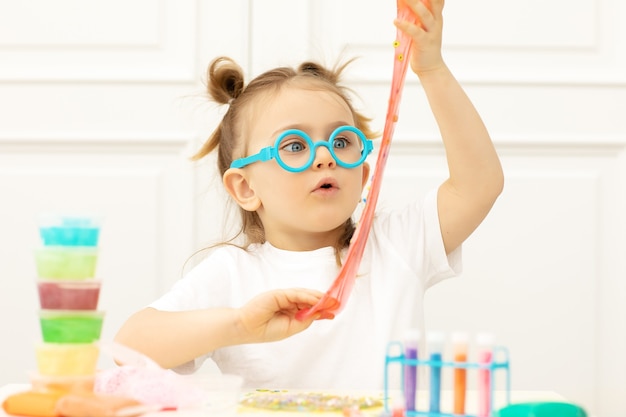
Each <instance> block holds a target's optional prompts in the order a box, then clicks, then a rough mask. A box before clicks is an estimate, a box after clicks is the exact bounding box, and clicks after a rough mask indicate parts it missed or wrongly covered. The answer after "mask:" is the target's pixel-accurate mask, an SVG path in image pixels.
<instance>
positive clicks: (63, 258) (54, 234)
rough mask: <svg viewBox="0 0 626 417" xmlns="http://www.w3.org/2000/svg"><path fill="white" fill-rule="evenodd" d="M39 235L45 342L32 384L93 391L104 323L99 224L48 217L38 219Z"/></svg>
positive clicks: (85, 219) (95, 220) (90, 220)
mask: <svg viewBox="0 0 626 417" xmlns="http://www.w3.org/2000/svg"><path fill="white" fill-rule="evenodd" d="M39 232H40V235H41V240H42V243H43V245H42V246H41V247H39V248H37V249H35V261H36V264H37V276H38V278H37V287H38V290H39V302H40V306H41V309H40V311H39V323H40V326H41V334H42V338H43V341H42V342H41V343H39V344H38V345H37V347H36V358H37V369H38V371H39V372H38V373H37V374H33V375H32V378H31V379H32V384H33V387H34V388H35V389H37V388H42V389H49V388H54V389H57V390H58V389H62V390H66V391H85V390H86V391H92V390H93V381H94V377H95V372H96V366H97V362H98V356H99V349H98V346H97V342H98V340H99V339H100V333H101V331H102V322H103V319H104V312H103V311H100V310H98V299H99V296H100V287H101V281H100V280H99V279H96V273H95V272H96V263H97V259H98V240H99V235H100V220H99V219H98V218H94V217H73V216H58V215H47V216H42V217H41V219H40V224H39Z"/></svg>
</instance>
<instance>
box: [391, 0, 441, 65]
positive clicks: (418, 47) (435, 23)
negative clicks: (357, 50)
mask: <svg viewBox="0 0 626 417" xmlns="http://www.w3.org/2000/svg"><path fill="white" fill-rule="evenodd" d="M403 1H404V2H405V4H406V5H407V6H408V7H409V8H410V9H411V10H412V11H413V13H415V15H416V16H417V24H413V23H410V22H407V21H400V20H397V19H396V20H395V21H394V24H395V26H396V27H397V28H398V29H400V30H401V31H402V32H404V33H405V34H406V35H408V36H410V37H411V38H412V39H413V47H412V49H411V69H412V70H413V72H415V73H416V74H417V75H418V76H419V75H420V74H422V73H425V72H429V71H432V70H436V69H439V68H442V67H445V64H444V62H443V58H442V56H441V39H442V32H443V15H442V11H443V4H444V0H403Z"/></svg>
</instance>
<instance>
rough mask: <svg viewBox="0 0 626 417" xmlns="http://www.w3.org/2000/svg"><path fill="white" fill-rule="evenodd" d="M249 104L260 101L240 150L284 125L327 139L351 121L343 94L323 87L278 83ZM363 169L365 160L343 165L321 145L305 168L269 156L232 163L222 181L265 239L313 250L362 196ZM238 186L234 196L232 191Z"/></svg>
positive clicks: (270, 138) (270, 141) (256, 146)
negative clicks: (252, 213) (291, 168)
mask: <svg viewBox="0 0 626 417" xmlns="http://www.w3.org/2000/svg"><path fill="white" fill-rule="evenodd" d="M252 105H253V106H262V107H257V108H255V109H254V112H251V113H249V114H254V115H255V116H256V117H255V118H254V119H252V122H253V123H252V125H251V126H250V129H246V131H247V132H248V133H249V137H245V138H243V140H244V143H246V146H245V151H244V152H245V155H241V156H248V155H253V154H256V153H257V152H259V150H260V149H262V148H264V147H267V146H272V145H274V142H275V140H276V138H277V137H278V135H280V134H281V133H282V132H284V131H285V130H287V129H300V130H302V131H304V132H306V133H307V134H308V135H309V136H310V137H311V139H312V140H313V142H318V141H327V140H328V137H329V136H330V134H331V133H332V132H333V130H334V129H335V128H337V127H339V126H343V125H350V126H353V125H354V119H353V117H352V113H351V111H350V109H349V107H348V105H347V104H346V103H345V102H344V101H343V99H341V97H339V96H337V95H336V94H334V93H331V92H327V91H322V90H307V89H303V88H297V87H289V88H283V89H282V90H281V91H280V92H279V93H278V95H277V96H273V97H272V98H271V99H270V100H267V99H265V100H259V102H258V104H257V103H254V104H252ZM368 175H369V165H368V164H367V163H364V164H363V165H361V166H358V167H356V168H342V167H340V166H338V165H337V162H336V161H335V160H334V159H333V157H332V155H331V154H330V153H329V152H328V149H326V148H325V147H323V146H320V147H318V148H317V150H316V151H315V156H314V160H313V164H312V165H311V167H310V168H308V169H306V170H305V171H302V172H298V173H293V172H288V171H286V170H284V169H283V168H282V167H281V166H280V165H279V164H278V163H277V162H276V161H275V160H270V161H267V162H256V163H253V164H251V165H248V166H246V167H244V168H241V169H232V168H231V169H230V170H228V171H227V173H226V174H225V177H224V182H225V185H226V188H227V189H228V190H229V192H230V193H231V195H233V197H235V199H236V200H237V201H238V202H239V204H240V205H241V206H242V207H243V208H244V209H246V210H256V212H257V213H258V215H259V217H260V219H261V221H262V222H263V227H264V229H265V238H266V240H267V241H268V242H270V243H271V244H272V245H274V246H276V247H278V248H281V249H287V250H313V249H318V248H320V247H324V246H332V245H333V244H335V242H336V241H337V238H338V237H339V235H341V233H342V232H343V227H342V226H343V224H344V223H345V221H346V220H347V219H348V218H349V217H350V216H351V215H352V213H353V212H354V210H355V208H356V205H357V204H358V202H359V201H360V199H361V192H362V191H363V187H364V186H365V183H366V182H367V178H368ZM229 177H230V180H228V179H227V178H229ZM229 183H230V184H231V186H230V187H229ZM233 184H234V186H233ZM237 190H238V195H239V199H238V197H237V196H236V195H234V193H235V194H237ZM242 203H243V204H242Z"/></svg>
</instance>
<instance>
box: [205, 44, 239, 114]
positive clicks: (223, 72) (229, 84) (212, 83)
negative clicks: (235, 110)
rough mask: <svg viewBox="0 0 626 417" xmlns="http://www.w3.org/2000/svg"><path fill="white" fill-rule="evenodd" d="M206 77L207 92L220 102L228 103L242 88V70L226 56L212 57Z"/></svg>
mask: <svg viewBox="0 0 626 417" xmlns="http://www.w3.org/2000/svg"><path fill="white" fill-rule="evenodd" d="M207 78H208V86H207V90H208V92H209V94H210V95H211V97H212V98H213V100H215V101H216V102H218V103H221V104H230V103H231V102H232V100H234V99H236V98H237V97H239V96H240V95H241V93H242V91H243V88H244V76H243V70H242V69H241V67H240V66H239V65H238V64H237V63H236V62H235V61H233V60H232V59H231V58H228V57H224V56H222V57H218V58H216V59H214V60H213V61H212V62H211V64H210V65H209V69H208V70H207Z"/></svg>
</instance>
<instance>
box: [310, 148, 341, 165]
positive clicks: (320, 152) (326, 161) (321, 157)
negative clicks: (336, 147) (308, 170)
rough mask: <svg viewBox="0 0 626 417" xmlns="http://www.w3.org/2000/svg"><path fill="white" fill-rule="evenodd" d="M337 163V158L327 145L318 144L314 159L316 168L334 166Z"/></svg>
mask: <svg viewBox="0 0 626 417" xmlns="http://www.w3.org/2000/svg"><path fill="white" fill-rule="evenodd" d="M336 165H337V163H336V161H335V158H333V156H332V155H331V154H330V151H329V150H328V148H327V147H326V146H318V147H317V148H316V149H315V159H314V160H313V166H314V167H315V168H324V167H328V168H334V167H335V166H336Z"/></svg>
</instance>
